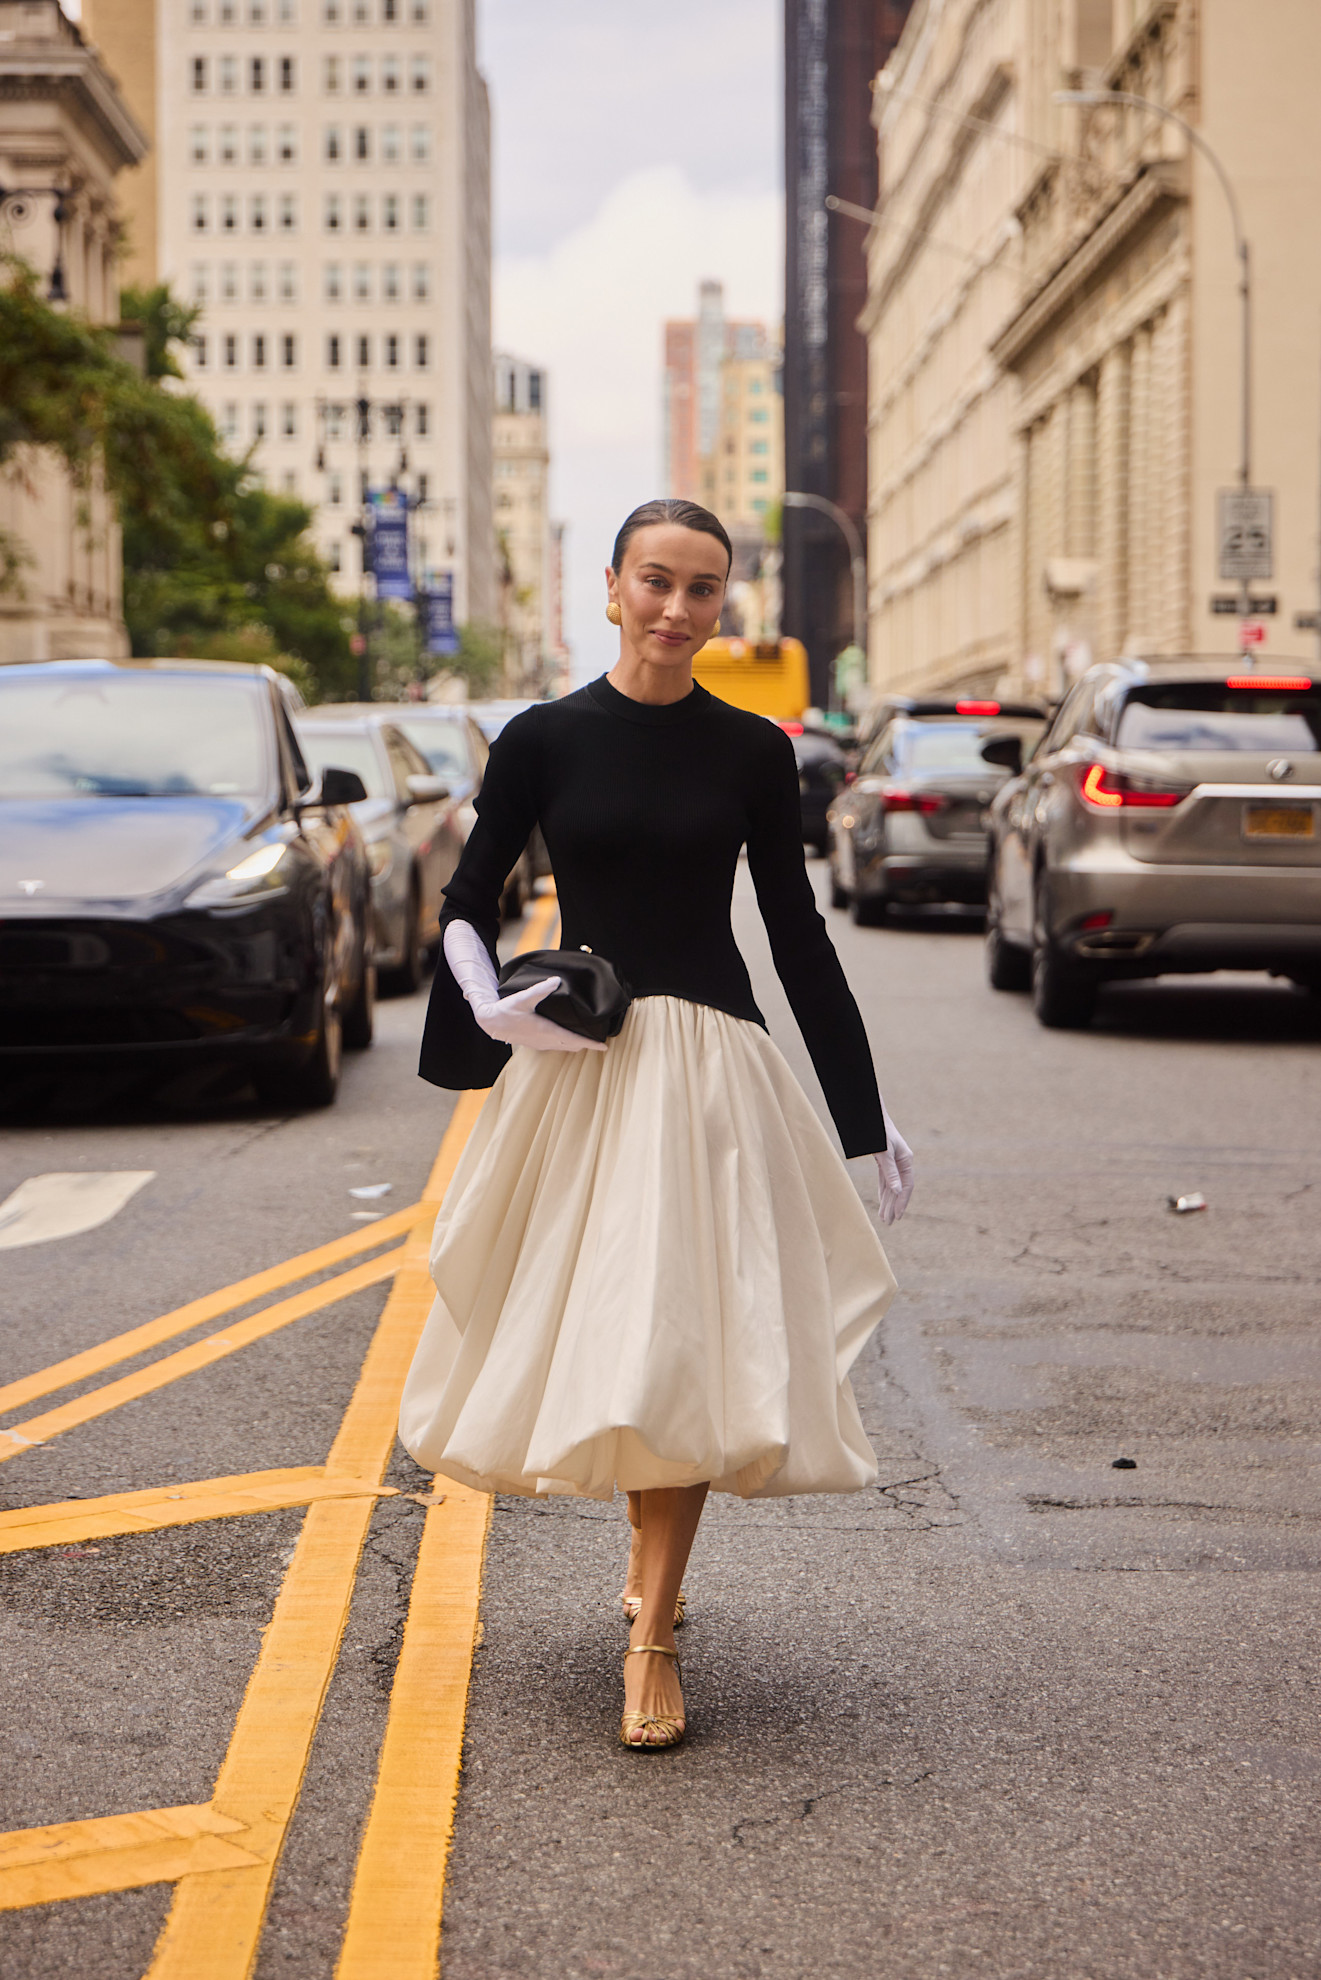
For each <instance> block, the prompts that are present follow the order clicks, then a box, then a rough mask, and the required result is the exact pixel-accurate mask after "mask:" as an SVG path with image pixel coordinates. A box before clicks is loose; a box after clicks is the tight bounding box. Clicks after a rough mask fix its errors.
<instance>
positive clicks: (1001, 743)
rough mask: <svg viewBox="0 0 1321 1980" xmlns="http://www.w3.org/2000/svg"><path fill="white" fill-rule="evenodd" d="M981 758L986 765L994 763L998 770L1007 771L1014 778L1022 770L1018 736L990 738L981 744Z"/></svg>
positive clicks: (1019, 738)
mask: <svg viewBox="0 0 1321 1980" xmlns="http://www.w3.org/2000/svg"><path fill="white" fill-rule="evenodd" d="M982 756H983V758H984V760H985V761H986V762H987V763H994V764H995V765H996V767H997V768H998V769H1000V770H1007V771H1008V772H1009V774H1010V776H1011V777H1016V776H1017V775H1018V773H1019V771H1020V770H1021V769H1022V768H1023V743H1022V738H1021V737H1019V736H992V737H991V739H990V741H989V742H984V743H983V744H982Z"/></svg>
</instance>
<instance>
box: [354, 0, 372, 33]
mask: <svg viewBox="0 0 1321 1980" xmlns="http://www.w3.org/2000/svg"><path fill="white" fill-rule="evenodd" d="M371 18H372V10H371V7H370V5H369V3H368V0H353V20H354V25H355V26H356V27H370V25H371Z"/></svg>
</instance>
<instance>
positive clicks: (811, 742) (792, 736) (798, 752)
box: [784, 723, 848, 853]
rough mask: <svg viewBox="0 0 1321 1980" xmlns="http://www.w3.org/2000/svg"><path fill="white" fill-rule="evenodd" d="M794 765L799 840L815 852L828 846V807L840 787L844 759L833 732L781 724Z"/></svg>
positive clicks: (843, 773)
mask: <svg viewBox="0 0 1321 1980" xmlns="http://www.w3.org/2000/svg"><path fill="white" fill-rule="evenodd" d="M784 726H785V728H787V730H788V733H789V740H790V742H791V743H792V744H793V746H794V761H795V762H796V763H797V765H798V798H799V803H800V804H801V806H802V811H803V840H804V843H805V844H807V845H809V846H812V847H813V848H814V849H815V850H816V851H817V852H819V853H824V852H826V851H827V850H828V849H829V846H830V822H829V815H828V814H829V811H830V807H831V805H832V804H833V803H834V801H835V799H836V798H837V797H838V796H839V793H840V791H841V790H842V789H843V787H844V778H845V775H846V773H847V770H848V759H847V758H846V756H845V754H844V752H843V750H842V749H841V748H840V746H839V744H838V743H837V742H836V741H835V739H834V737H833V736H827V735H823V734H822V733H821V732H820V731H819V730H811V729H808V730H804V729H802V728H801V727H800V726H799V725H798V724H797V723H786V724H784Z"/></svg>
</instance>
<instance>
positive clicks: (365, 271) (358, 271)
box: [353, 261, 372, 302]
mask: <svg viewBox="0 0 1321 1980" xmlns="http://www.w3.org/2000/svg"><path fill="white" fill-rule="evenodd" d="M371 299H372V271H371V265H370V263H368V262H366V261H355V262H354V264H353V300H354V302H370V301H371Z"/></svg>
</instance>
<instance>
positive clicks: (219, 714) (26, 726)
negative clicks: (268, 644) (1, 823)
mask: <svg viewBox="0 0 1321 1980" xmlns="http://www.w3.org/2000/svg"><path fill="white" fill-rule="evenodd" d="M4 671H5V670H3V669H0V797H6V798H44V797H88V798H96V797H199V796H200V797H251V796H254V795H255V794H257V793H258V792H260V791H262V790H264V789H265V788H266V785H267V782H268V780H269V777H270V774H271V773H270V768H269V765H270V756H269V753H268V748H267V743H268V740H269V728H270V720H269V712H268V708H267V706H266V705H264V704H265V696H266V689H265V687H264V686H263V685H262V684H261V683H259V682H253V681H250V680H247V679H241V678H240V679H236V680H233V681H227V680H224V679H220V678H218V677H217V676H216V675H214V674H195V675H192V676H189V675H186V674H164V673H155V672H152V671H149V670H147V669H145V668H144V670H143V671H142V672H141V673H136V672H130V671H128V670H127V669H125V670H124V672H122V673H121V672H119V671H117V670H107V671H106V672H105V673H95V674H83V673H71V674H67V675H66V674H60V673H55V672H52V673H50V674H41V675H38V676H36V677H34V676H32V675H30V674H17V675H11V676H10V677H9V678H8V679H5V678H4V677H3V676H4Z"/></svg>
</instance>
